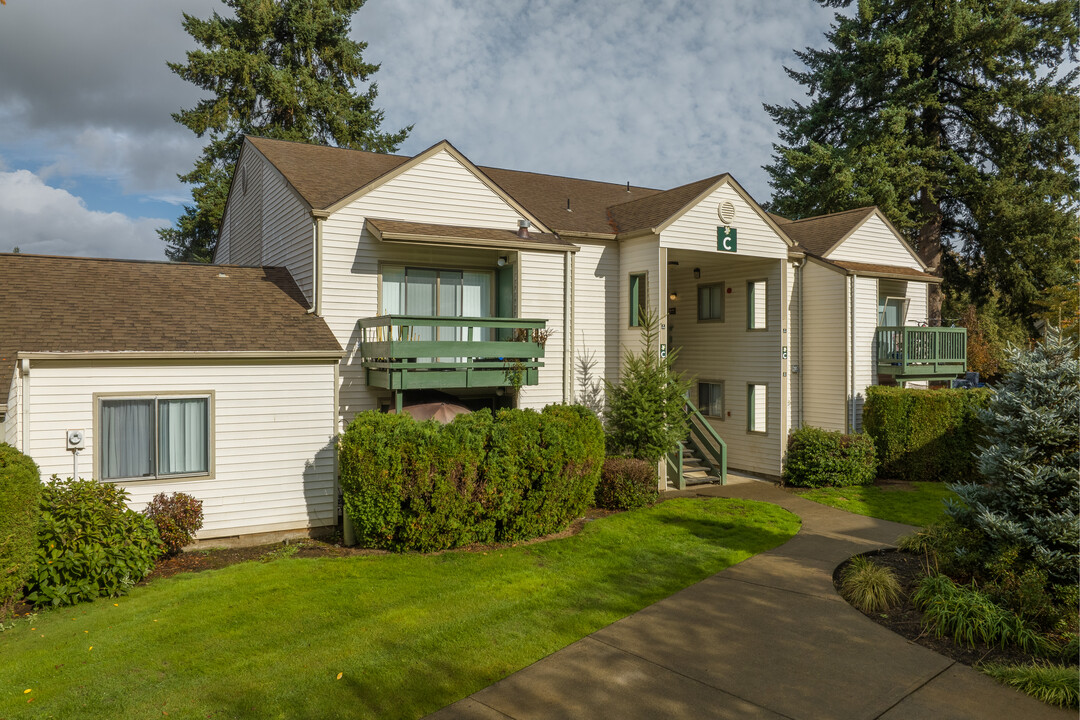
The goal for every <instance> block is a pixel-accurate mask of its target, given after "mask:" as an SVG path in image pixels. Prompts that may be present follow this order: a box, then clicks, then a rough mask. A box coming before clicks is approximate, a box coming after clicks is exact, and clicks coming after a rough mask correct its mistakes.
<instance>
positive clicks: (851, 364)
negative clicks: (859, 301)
mask: <svg viewBox="0 0 1080 720" xmlns="http://www.w3.org/2000/svg"><path fill="white" fill-rule="evenodd" d="M848 277H849V278H850V282H849V286H850V288H851V290H850V298H849V301H848V313H849V315H850V317H851V354H850V356H849V357H848V374H849V376H850V383H851V384H850V388H849V392H848V403H849V405H850V406H851V411H850V418H849V421H848V422H849V424H848V432H849V433H853V432H855V274H854V273H852V274H851V275H849V276H848Z"/></svg>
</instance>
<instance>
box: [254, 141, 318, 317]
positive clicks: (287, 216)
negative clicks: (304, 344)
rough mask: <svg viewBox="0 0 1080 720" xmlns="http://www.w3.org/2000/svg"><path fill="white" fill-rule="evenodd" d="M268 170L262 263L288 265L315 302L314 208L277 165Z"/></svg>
mask: <svg viewBox="0 0 1080 720" xmlns="http://www.w3.org/2000/svg"><path fill="white" fill-rule="evenodd" d="M264 162H265V161H264ZM264 173H265V179H264V182H263V193H262V203H263V208H262V216H263V241H262V256H261V258H260V260H259V264H260V265H273V266H276V267H285V268H288V270H289V274H290V275H292V278H293V280H295V281H296V284H297V286H299V288H300V290H301V292H303V293H304V297H306V298H307V300H308V302H309V303H312V302H314V300H315V294H314V289H313V288H312V283H311V280H312V278H311V268H312V266H313V261H312V257H311V256H312V252H313V244H314V239H313V235H314V231H313V229H312V219H311V211H310V210H308V208H307V206H306V205H305V204H304V203H302V202H301V201H300V198H298V197H297V196H296V194H295V193H294V192H293V191H292V190H291V189H290V188H289V185H288V183H286V182H285V178H284V177H282V175H281V173H280V172H278V171H277V169H276V168H273V167H269V166H267V167H266V168H265V169H264Z"/></svg>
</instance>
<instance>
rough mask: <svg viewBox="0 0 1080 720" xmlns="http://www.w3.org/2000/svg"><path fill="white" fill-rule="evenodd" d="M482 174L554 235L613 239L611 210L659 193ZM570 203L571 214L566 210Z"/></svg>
mask: <svg viewBox="0 0 1080 720" xmlns="http://www.w3.org/2000/svg"><path fill="white" fill-rule="evenodd" d="M480 170H481V171H482V172H483V173H484V174H485V175H487V176H488V177H489V178H491V180H492V181H493V182H494V183H495V184H496V185H498V186H499V187H501V188H502V189H503V190H505V191H506V193H507V194H509V195H510V196H511V197H512V198H514V199H515V200H517V201H518V202H519V203H520V204H521V205H522V207H524V208H525V209H526V210H528V211H529V212H531V213H532V214H533V215H535V216H536V217H537V218H538V219H539V220H540V222H542V223H544V224H545V225H547V226H548V227H549V228H551V229H552V230H554V231H555V232H570V233H574V232H579V233H602V234H609V235H614V234H615V232H616V230H615V229H614V228H613V227H612V225H611V221H610V218H609V217H608V208H609V207H611V206H612V205H616V204H618V203H625V202H628V201H632V200H640V199H642V198H647V197H651V196H654V195H658V194H660V193H661V191H660V190H653V189H651V188H643V187H635V186H633V185H631V186H630V189H629V190H627V189H626V185H625V184H622V185H620V184H619V183H606V182H596V181H594V180H578V179H576V178H566V177H559V176H557V175H541V174H539V173H531V172H520V171H517V170H503V169H501V168H491V167H482V168H480ZM567 201H569V203H570V210H567V209H566V205H567Z"/></svg>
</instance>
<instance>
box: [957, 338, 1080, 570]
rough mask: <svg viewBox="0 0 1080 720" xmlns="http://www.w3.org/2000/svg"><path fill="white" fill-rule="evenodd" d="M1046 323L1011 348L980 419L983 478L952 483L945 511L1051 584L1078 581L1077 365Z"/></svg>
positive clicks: (1069, 347)
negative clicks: (1029, 340)
mask: <svg viewBox="0 0 1080 720" xmlns="http://www.w3.org/2000/svg"><path fill="white" fill-rule="evenodd" d="M1075 351H1076V344H1075V342H1073V341H1072V340H1070V339H1067V338H1064V337H1063V336H1062V335H1061V333H1060V332H1058V331H1057V330H1056V329H1053V328H1051V329H1050V331H1049V332H1048V333H1047V336H1046V339H1045V341H1044V342H1043V343H1041V344H1040V345H1037V346H1036V347H1035V349H1033V350H1031V351H1027V352H1021V351H1018V350H1016V349H1015V348H1012V349H1011V352H1010V358H1009V360H1010V363H1011V364H1012V366H1013V369H1012V371H1011V372H1009V373H1008V375H1006V376H1005V380H1004V383H1003V384H1002V386H1001V387H1000V388H999V389H998V390H997V392H996V393H995V394H994V398H993V400H992V401H991V403H990V406H989V408H988V409H986V410H984V411H981V412H980V419H981V420H982V421H983V422H984V423H985V424H986V427H987V428H988V431H989V437H988V442H987V444H986V445H985V447H983V449H982V451H981V454H980V455H979V470H980V472H981V474H982V476H983V479H982V482H981V483H971V484H964V485H956V486H953V490H955V491H956V493H957V494H958V495H959V496H960V500H961V503H960V504H955V505H953V506H951V507H950V508H949V513H950V515H952V516H953V517H954V518H955V519H956V520H957V521H958V522H959V523H960V524H961V525H963V526H965V527H968V528H970V529H972V530H975V531H976V532H978V533H979V534H980V535H982V536H983V537H985V539H986V541H987V542H986V544H987V548H986V549H987V552H988V555H991V556H992V555H994V554H999V553H1001V552H1003V551H1005V550H1009V549H1017V550H1019V557H1020V559H1021V560H1022V561H1030V562H1033V563H1034V564H1035V565H1036V566H1037V567H1039V568H1040V569H1041V570H1044V571H1045V572H1046V573H1047V575H1048V576H1049V578H1050V580H1051V581H1052V582H1055V583H1073V584H1075V583H1076V577H1077V561H1078V559H1080V556H1078V546H1080V516H1078V512H1080V436H1078V434H1077V428H1078V427H1080V363H1078V362H1077V360H1076V357H1075Z"/></svg>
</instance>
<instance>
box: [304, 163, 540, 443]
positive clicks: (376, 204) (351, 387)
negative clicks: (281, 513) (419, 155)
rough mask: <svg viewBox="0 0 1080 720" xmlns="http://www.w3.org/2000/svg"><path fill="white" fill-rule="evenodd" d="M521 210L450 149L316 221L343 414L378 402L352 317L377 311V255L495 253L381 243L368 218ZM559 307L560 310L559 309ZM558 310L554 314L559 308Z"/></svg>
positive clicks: (451, 220) (465, 258) (484, 217)
mask: <svg viewBox="0 0 1080 720" xmlns="http://www.w3.org/2000/svg"><path fill="white" fill-rule="evenodd" d="M520 217H521V216H520V214H519V213H518V212H517V211H515V210H514V209H513V208H512V207H510V206H509V205H507V204H506V202H505V201H504V200H503V199H502V198H500V197H499V196H498V195H497V194H496V193H495V192H494V191H492V190H491V189H490V188H488V187H487V186H486V185H484V184H483V183H482V182H481V181H480V180H479V179H477V177H476V176H475V175H473V174H472V173H471V172H470V171H469V170H468V169H467V168H466V167H465V166H463V165H462V164H461V163H459V162H458V161H457V160H456V159H455V158H454V157H453V156H452V155H450V153H448V152H446V151H442V152H439V153H436V154H435V155H433V156H432V157H430V158H428V159H427V160H425V161H424V162H422V163H420V164H418V165H417V166H415V167H413V168H410V169H409V170H406V171H405V172H403V173H402V174H400V175H398V176H397V177H395V178H393V179H392V180H389V181H387V182H386V183H384V184H382V185H380V186H379V187H377V188H375V189H374V190H371V191H370V192H368V193H366V194H365V195H363V196H361V197H360V198H357V199H356V200H354V201H353V202H351V203H349V204H348V205H346V206H345V207H343V208H341V209H340V210H338V211H337V212H335V213H334V214H333V215H331V216H330V217H329V218H327V219H326V220H325V222H324V224H323V265H322V272H323V275H322V311H323V316H324V318H325V320H326V322H327V324H328V325H329V326H330V329H331V330H332V331H333V332H334V334H335V335H336V336H337V339H338V342H340V343H341V345H342V347H344V348H345V350H346V353H347V354H346V356H345V358H343V360H342V363H341V397H340V403H341V413H342V418H343V420H344V422H346V423H348V422H349V421H350V420H351V419H352V417H353V416H354V415H355V414H356V413H358V412H362V411H364V410H371V409H375V408H376V407H377V406H378V402H379V394H380V393H385V392H386V391H383V390H381V389H375V390H372V389H369V388H368V387H367V385H366V383H365V376H364V371H363V368H362V367H361V366H360V359H359V357H358V356H357V354H356V349H357V340H358V339H359V336H358V334H357V321H358V320H360V319H361V318H367V317H374V316H375V315H378V314H379V301H378V294H379V281H378V272H379V263H380V262H404V263H408V264H416V265H420V266H428V267H431V266H435V267H454V266H458V265H460V266H467V267H488V268H491V269H494V267H495V261H496V259H497V256H498V255H499V254H503V255H506V254H508V253H505V252H503V253H499V252H496V251H487V250H458V249H451V248H445V247H437V246H431V245H404V244H399V243H381V242H379V241H377V240H376V239H375V238H374V237H372V236H371V235H370V234H369V233H368V232H367V231H366V230H364V221H365V220H366V219H367V218H385V219H393V220H403V221H407V222H426V223H437V224H443V225H458V226H464V227H485V228H498V229H503V230H517V221H518V219H519V218H520ZM560 312H561V311H560ZM559 316H560V317H561V314H560V315H559Z"/></svg>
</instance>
